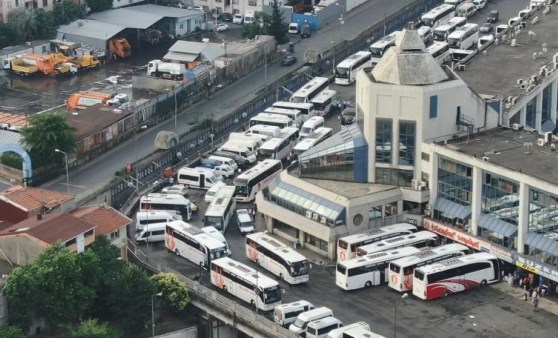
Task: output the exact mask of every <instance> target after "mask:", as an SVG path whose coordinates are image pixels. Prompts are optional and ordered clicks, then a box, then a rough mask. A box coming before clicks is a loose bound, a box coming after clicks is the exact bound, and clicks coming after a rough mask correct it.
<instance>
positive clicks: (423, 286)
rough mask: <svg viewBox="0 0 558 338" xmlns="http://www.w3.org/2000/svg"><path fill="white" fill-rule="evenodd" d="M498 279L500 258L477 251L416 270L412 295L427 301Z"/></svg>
mask: <svg viewBox="0 0 558 338" xmlns="http://www.w3.org/2000/svg"><path fill="white" fill-rule="evenodd" d="M498 280H500V264H499V263H498V259H497V258H496V257H494V256H493V255H491V254H489V253H486V252H480V253H474V254H471V255H467V256H462V257H455V258H450V259H447V260H444V261H441V262H437V263H434V264H431V265H425V266H422V267H420V268H417V269H415V274H414V277H413V295H415V296H417V297H418V298H421V299H425V300H430V299H436V298H440V297H446V296H448V295H450V294H453V293H457V292H461V291H465V290H467V289H471V288H478V287H479V286H485V285H488V284H492V283H495V282H497V281H498Z"/></svg>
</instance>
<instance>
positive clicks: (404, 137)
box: [399, 121, 416, 165]
mask: <svg viewBox="0 0 558 338" xmlns="http://www.w3.org/2000/svg"><path fill="white" fill-rule="evenodd" d="M415 137H416V126H415V121H399V164H400V165H414V164H415Z"/></svg>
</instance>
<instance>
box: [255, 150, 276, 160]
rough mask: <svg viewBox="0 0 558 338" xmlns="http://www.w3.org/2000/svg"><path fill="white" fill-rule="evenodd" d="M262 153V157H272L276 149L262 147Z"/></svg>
mask: <svg viewBox="0 0 558 338" xmlns="http://www.w3.org/2000/svg"><path fill="white" fill-rule="evenodd" d="M259 152H260V155H262V156H261V157H262V159H266V158H271V156H272V155H273V154H274V153H275V149H262V148H260V150H259Z"/></svg>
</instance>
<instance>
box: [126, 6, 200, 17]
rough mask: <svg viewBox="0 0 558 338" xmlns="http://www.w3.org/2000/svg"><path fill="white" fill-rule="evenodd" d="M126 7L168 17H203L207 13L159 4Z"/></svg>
mask: <svg viewBox="0 0 558 338" xmlns="http://www.w3.org/2000/svg"><path fill="white" fill-rule="evenodd" d="M126 9H128V10H131V11H140V12H149V13H151V14H156V15H160V16H162V17H167V18H184V17H196V16H200V17H203V16H204V15H205V13H203V12H201V11H194V10H189V9H182V8H176V7H168V6H157V5H152V4H147V5H139V6H132V7H126Z"/></svg>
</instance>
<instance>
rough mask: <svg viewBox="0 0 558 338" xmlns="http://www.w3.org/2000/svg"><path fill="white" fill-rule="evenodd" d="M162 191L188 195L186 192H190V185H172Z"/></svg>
mask: <svg viewBox="0 0 558 338" xmlns="http://www.w3.org/2000/svg"><path fill="white" fill-rule="evenodd" d="M161 192H163V193H165V194H177V195H182V196H186V194H187V193H188V187H187V186H185V185H184V184H175V185H171V186H170V187H164V188H163V189H162V190H161Z"/></svg>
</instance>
